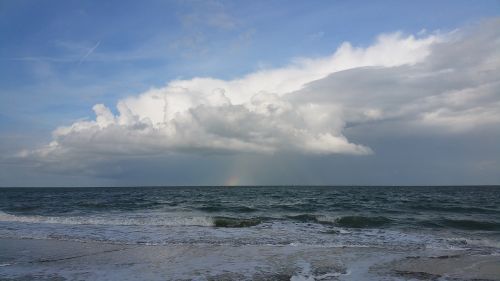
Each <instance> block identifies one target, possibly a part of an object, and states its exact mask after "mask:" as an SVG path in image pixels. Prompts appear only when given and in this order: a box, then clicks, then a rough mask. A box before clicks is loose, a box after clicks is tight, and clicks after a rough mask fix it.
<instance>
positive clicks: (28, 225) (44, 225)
mask: <svg viewBox="0 0 500 281" xmlns="http://www.w3.org/2000/svg"><path fill="white" fill-rule="evenodd" d="M0 238H31V239H50V240H69V241H98V242H107V243H114V244H126V245H143V244H145V245H173V246H182V245H188V246H195V247H197V246H199V247H207V246H218V247H219V246H222V247H223V246H231V247H234V246H252V245H253V246H262V247H261V248H262V249H266V248H265V247H268V246H287V245H288V246H290V245H291V246H297V247H301V249H307V248H311V249H312V248H318V247H323V248H339V247H359V248H363V247H367V248H378V249H386V250H387V252H394V251H396V252H397V251H406V252H417V251H421V250H426V249H437V250H457V249H458V250H466V251H468V252H470V253H478V254H482V255H499V254H500V187H499V186H447V187H342V186H332V187H329V186H324V187H315V186H280V187H133V188H132V187H127V188H118V187H113V188H3V189H0Z"/></svg>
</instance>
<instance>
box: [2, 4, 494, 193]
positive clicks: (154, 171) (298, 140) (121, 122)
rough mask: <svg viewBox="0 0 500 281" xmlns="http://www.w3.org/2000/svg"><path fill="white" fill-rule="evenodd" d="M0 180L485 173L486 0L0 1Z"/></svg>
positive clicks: (393, 177) (490, 101) (489, 37)
mask: <svg viewBox="0 0 500 281" xmlns="http://www.w3.org/2000/svg"><path fill="white" fill-rule="evenodd" d="M0 38H1V40H0V186H4V187H6V186H123V185H126V186H130V185H133V186H140V185H471V184H480V185H483V184H500V145H499V143H500V1H498V0H497V1H488V0H484V1H382V0H380V1H313V2H310V1H56V0H51V1H22V0H20V1H10V0H0Z"/></svg>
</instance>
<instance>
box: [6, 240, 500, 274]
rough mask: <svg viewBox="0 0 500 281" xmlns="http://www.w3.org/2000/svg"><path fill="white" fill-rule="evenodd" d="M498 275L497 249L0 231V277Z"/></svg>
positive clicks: (498, 259) (499, 264) (499, 263)
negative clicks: (143, 239) (60, 237)
mask: <svg viewBox="0 0 500 281" xmlns="http://www.w3.org/2000/svg"><path fill="white" fill-rule="evenodd" d="M438 278H441V279H440V280H446V278H449V279H450V280H474V279H478V280H500V256H489V255H471V254H470V253H467V252H465V251H437V250H432V251H430V250H426V251H421V252H418V253H414V252H413V253H404V252H395V251H387V250H385V249H378V248H346V247H344V248H342V247H340V248H333V247H312V246H294V245H286V246H263V245H255V246H252V245H244V246H229V245H208V244H206V245H205V244H196V245H164V246H147V245H117V244H107V243H97V242H92V243H87V242H85V243H84V242H72V241H57V240H30V239H0V279H1V280H33V279H35V280H432V279H438Z"/></svg>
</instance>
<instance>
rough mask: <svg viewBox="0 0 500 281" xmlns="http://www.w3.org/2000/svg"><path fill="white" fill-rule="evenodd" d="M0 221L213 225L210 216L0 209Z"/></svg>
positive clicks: (74, 223)
mask: <svg viewBox="0 0 500 281" xmlns="http://www.w3.org/2000/svg"><path fill="white" fill-rule="evenodd" d="M0 222H23V223H49V224H69V225H80V224H82V225H83V224H86V225H151V226H214V225H215V224H214V219H213V218H211V217H158V216H154V217H126V216H125V215H120V216H119V217H90V216H88V217H85V216H18V215H11V214H7V213H4V212H1V211H0Z"/></svg>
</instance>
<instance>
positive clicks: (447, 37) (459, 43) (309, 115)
mask: <svg viewBox="0 0 500 281" xmlns="http://www.w3.org/2000/svg"><path fill="white" fill-rule="evenodd" d="M499 30H500V21H498V20H496V21H495V20H493V21H489V22H486V23H483V24H482V25H481V26H479V27H476V28H471V29H468V30H465V31H457V32H452V33H448V34H431V35H419V36H413V35H404V34H402V33H391V34H383V35H380V36H379V37H378V38H377V39H376V40H375V42H374V43H373V44H372V45H370V46H368V47H364V48H363V47H354V46H352V45H351V44H349V43H347V42H346V43H343V44H342V45H341V46H340V47H339V48H338V49H337V50H336V51H335V52H334V53H333V54H331V55H330V56H326V57H322V58H315V59H308V58H300V59H295V60H293V62H292V63H291V64H290V65H288V66H286V67H283V68H276V69H266V70H260V71H257V72H255V73H250V74H248V75H246V76H244V77H241V78H238V79H234V80H221V79H215V78H209V77H201V78H193V79H189V80H174V81H171V82H169V83H168V84H167V85H166V86H165V87H163V88H158V89H151V90H149V91H147V92H145V93H142V94H139V95H137V96H131V97H128V98H124V99H122V100H119V101H118V102H117V105H116V111H117V113H116V114H113V113H112V111H111V110H110V109H109V108H108V107H106V106H104V105H102V104H97V105H95V106H94V107H93V110H94V112H95V115H96V117H95V119H93V120H90V121H78V122H75V123H73V124H72V125H70V126H66V127H60V128H57V129H56V130H55V131H54V133H53V140H52V142H51V143H50V144H48V145H46V146H43V147H40V148H38V149H35V150H32V151H28V152H24V153H23V154H22V156H23V157H34V158H36V159H38V160H40V161H58V160H59V159H62V158H68V157H73V156H79V157H81V156H82V155H89V154H92V155H95V156H94V158H95V159H100V158H102V157H107V156H109V155H157V154H165V153H170V152H186V153H230V152H258V153H273V152H277V151H291V152H296V153H305V154H335V153H342V154H357V155H364V154H370V153H372V151H371V149H370V148H369V147H367V146H364V145H363V144H362V143H361V144H358V143H353V142H352V141H350V140H349V139H348V138H347V137H346V136H345V132H344V131H345V128H346V126H347V125H353V126H355V125H357V124H365V125H366V124H372V123H376V122H382V121H386V120H397V121H398V122H400V123H401V124H403V126H415V128H417V127H418V128H441V129H442V130H443V131H449V132H455V133H456V132H463V131H466V130H469V129H473V128H474V127H477V126H481V125H484V124H497V123H500V109H499V108H500V97H499V95H500V73H499V72H500V71H499V66H500V43H499V42H500V31H499ZM221 63H223V62H221Z"/></svg>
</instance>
